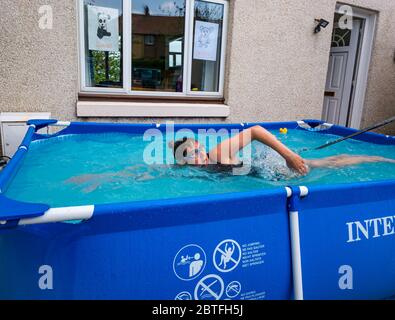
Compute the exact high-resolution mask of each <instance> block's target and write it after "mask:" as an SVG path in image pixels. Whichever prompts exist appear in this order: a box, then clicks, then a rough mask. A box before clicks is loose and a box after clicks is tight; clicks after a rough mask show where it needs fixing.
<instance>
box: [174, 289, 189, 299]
mask: <svg viewBox="0 0 395 320" xmlns="http://www.w3.org/2000/svg"><path fill="white" fill-rule="evenodd" d="M174 300H192V296H191V294H190V293H189V292H187V291H183V292H180V293H179V294H177V295H176V297H175V299H174Z"/></svg>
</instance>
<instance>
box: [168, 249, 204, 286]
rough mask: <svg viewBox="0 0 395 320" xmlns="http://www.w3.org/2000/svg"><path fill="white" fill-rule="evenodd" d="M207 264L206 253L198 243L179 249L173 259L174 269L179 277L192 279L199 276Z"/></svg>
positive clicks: (187, 279) (186, 279)
mask: <svg viewBox="0 0 395 320" xmlns="http://www.w3.org/2000/svg"><path fill="white" fill-rule="evenodd" d="M205 266H206V253H205V252H204V250H203V249H202V248H201V247H200V246H198V245H196V244H190V245H187V246H185V247H183V248H181V249H180V251H178V253H177V254H176V256H175V257H174V261H173V270H174V274H175V275H176V276H177V278H179V279H181V280H184V281H190V280H193V279H195V278H197V277H198V276H199V275H200V274H201V273H202V272H203V270H204V268H205Z"/></svg>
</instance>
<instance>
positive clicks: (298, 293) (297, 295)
mask: <svg viewBox="0 0 395 320" xmlns="http://www.w3.org/2000/svg"><path fill="white" fill-rule="evenodd" d="M299 188H300V197H305V196H307V194H308V189H307V188H306V187H299ZM286 189H287V196H288V198H290V197H292V189H291V188H288V187H287V188H286ZM289 224H290V236H291V254H292V278H293V288H294V299H295V300H303V299H304V298H303V275H302V258H301V253H300V234H299V212H298V211H297V210H292V211H289Z"/></svg>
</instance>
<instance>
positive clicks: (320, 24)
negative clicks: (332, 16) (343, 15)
mask: <svg viewBox="0 0 395 320" xmlns="http://www.w3.org/2000/svg"><path fill="white" fill-rule="evenodd" d="M315 21H316V22H318V24H317V26H316V27H315V29H314V33H318V32H320V31H321V28H326V27H327V26H328V25H329V21H326V20H325V19H315Z"/></svg>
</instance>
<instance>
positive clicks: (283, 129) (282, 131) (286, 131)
mask: <svg viewBox="0 0 395 320" xmlns="http://www.w3.org/2000/svg"><path fill="white" fill-rule="evenodd" d="M280 133H282V134H287V133H288V129H287V128H280Z"/></svg>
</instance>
